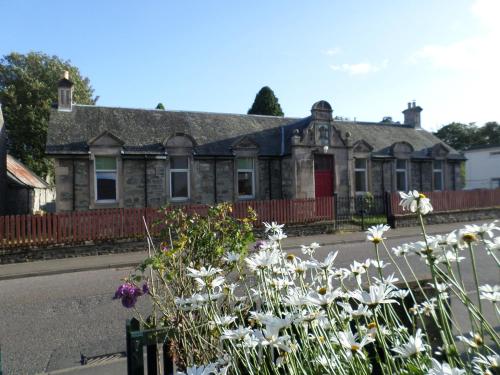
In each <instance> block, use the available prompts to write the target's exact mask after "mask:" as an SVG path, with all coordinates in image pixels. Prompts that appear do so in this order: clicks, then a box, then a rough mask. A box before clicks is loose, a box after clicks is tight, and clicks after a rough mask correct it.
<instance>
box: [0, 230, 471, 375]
mask: <svg viewBox="0 0 500 375" xmlns="http://www.w3.org/2000/svg"><path fill="white" fill-rule="evenodd" d="M465 224H467V223H447V224H438V225H429V226H427V227H426V230H427V233H428V234H438V233H447V232H450V231H452V230H454V229H457V228H460V227H462V226H463V225H465ZM420 234H421V233H420V228H418V227H408V228H399V229H394V230H391V231H389V232H388V233H387V237H388V238H390V239H398V238H401V239H402V238H409V237H415V236H419V235H420ZM312 242H317V243H319V244H320V245H322V246H330V247H331V246H335V245H342V244H345V245H346V246H345V247H346V250H348V251H347V252H348V253H351V252H353V254H352V255H354V250H355V248H358V247H360V246H357V245H355V244H356V243H362V242H363V243H364V242H366V234H365V233H363V232H346V233H335V234H324V235H313V236H303V237H290V238H286V239H285V240H284V241H283V242H282V245H283V248H284V249H286V250H289V251H292V252H296V251H298V249H299V248H300V245H302V244H310V243H312ZM353 244H354V245H353ZM339 248H342V247H341V246H339ZM145 256H146V254H145V252H133V253H125V254H124V253H121V254H109V255H99V256H87V257H79V258H67V259H56V260H45V261H36V262H30V263H17V264H8V265H0V280H14V279H22V278H28V277H36V276H43V275H58V274H66V273H74V272H81V271H90V270H103V269H121V268H130V267H134V266H136V265H137V264H138V263H140V262H141V261H142V260H143V259H144V257H145ZM349 258H350V257H349ZM356 259H357V258H356ZM346 261H347V260H346ZM4 370H5V369H4ZM125 373H126V360H125V358H119V357H118V358H116V357H115V358H112V359H111V360H106V361H102V362H96V363H94V364H92V365H85V366H77V367H71V368H66V369H62V370H60V369H57V370H55V371H48V372H45V373H41V374H40V375H42V374H43V375H49V374H54V375H56V374H75V375H85V374H96V375H99V374H109V375H118V374H125Z"/></svg>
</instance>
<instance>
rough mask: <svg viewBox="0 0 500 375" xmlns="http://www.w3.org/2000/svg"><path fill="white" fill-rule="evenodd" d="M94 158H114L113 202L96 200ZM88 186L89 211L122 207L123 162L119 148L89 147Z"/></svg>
mask: <svg viewBox="0 0 500 375" xmlns="http://www.w3.org/2000/svg"><path fill="white" fill-rule="evenodd" d="M96 156H114V157H116V199H115V200H114V201H108V200H107V201H98V200H97V179H96V169H95V157H96ZM89 159H90V161H91V162H90V163H89V169H90V170H89V179H90V181H89V186H90V187H92V188H91V189H89V191H90V207H89V208H90V209H97V208H118V207H123V203H122V200H123V198H122V197H123V186H122V183H121V181H122V180H123V161H122V158H121V147H91V148H90V152H89Z"/></svg>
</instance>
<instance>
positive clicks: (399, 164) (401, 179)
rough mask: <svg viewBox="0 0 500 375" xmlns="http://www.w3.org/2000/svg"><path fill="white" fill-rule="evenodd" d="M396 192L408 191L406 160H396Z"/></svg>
mask: <svg viewBox="0 0 500 375" xmlns="http://www.w3.org/2000/svg"><path fill="white" fill-rule="evenodd" d="M396 190H397V191H404V192H406V191H407V190H408V178H407V173H406V160H401V159H398V160H396Z"/></svg>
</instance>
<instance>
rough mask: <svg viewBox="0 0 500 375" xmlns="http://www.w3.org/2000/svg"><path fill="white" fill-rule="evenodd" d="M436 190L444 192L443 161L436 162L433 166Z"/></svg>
mask: <svg viewBox="0 0 500 375" xmlns="http://www.w3.org/2000/svg"><path fill="white" fill-rule="evenodd" d="M432 175H433V182H434V190H443V161H442V160H434V161H433V164H432Z"/></svg>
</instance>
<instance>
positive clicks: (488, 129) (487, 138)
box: [477, 121, 500, 145]
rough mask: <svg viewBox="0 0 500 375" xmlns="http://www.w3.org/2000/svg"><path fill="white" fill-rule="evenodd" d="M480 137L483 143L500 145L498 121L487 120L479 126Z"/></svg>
mask: <svg viewBox="0 0 500 375" xmlns="http://www.w3.org/2000/svg"><path fill="white" fill-rule="evenodd" d="M477 132H478V136H479V137H478V138H479V141H480V142H481V144H483V145H500V125H499V124H498V122H496V121H491V122H487V123H486V124H484V125H483V126H481V127H480V128H478V131H477Z"/></svg>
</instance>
